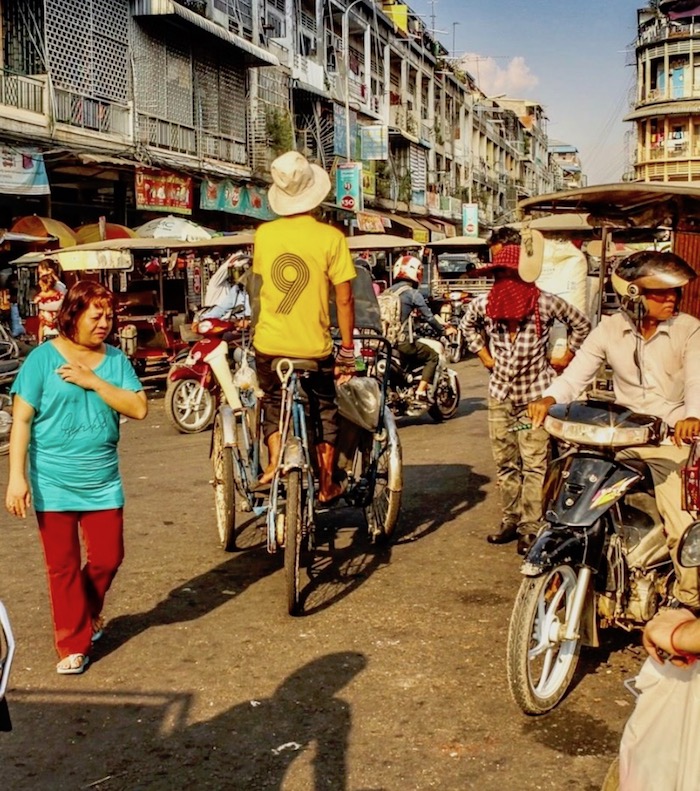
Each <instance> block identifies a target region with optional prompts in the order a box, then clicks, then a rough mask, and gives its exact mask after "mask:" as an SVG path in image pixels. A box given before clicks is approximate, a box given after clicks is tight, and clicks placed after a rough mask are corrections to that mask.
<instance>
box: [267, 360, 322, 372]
mask: <svg viewBox="0 0 700 791" xmlns="http://www.w3.org/2000/svg"><path fill="white" fill-rule="evenodd" d="M282 360H284V361H285V362H286V363H287V364H288V365H291V366H292V368H293V369H294V370H295V371H318V360H304V359H301V358H296V357H275V359H274V360H273V361H272V370H273V371H276V370H277V366H278V365H279V364H280V362H282Z"/></svg>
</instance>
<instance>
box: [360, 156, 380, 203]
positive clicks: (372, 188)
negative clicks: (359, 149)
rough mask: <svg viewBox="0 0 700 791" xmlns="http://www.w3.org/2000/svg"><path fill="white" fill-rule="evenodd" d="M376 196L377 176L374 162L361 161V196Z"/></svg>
mask: <svg viewBox="0 0 700 791" xmlns="http://www.w3.org/2000/svg"><path fill="white" fill-rule="evenodd" d="M376 196H377V176H376V173H375V163H374V162H363V163H362V197H363V198H376Z"/></svg>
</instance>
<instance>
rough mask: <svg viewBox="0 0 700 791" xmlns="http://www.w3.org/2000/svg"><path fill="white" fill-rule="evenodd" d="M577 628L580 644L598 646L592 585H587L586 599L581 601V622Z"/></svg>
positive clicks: (596, 618)
mask: <svg viewBox="0 0 700 791" xmlns="http://www.w3.org/2000/svg"><path fill="white" fill-rule="evenodd" d="M578 628H579V634H580V635H581V645H586V646H588V647H589V648H598V647H599V646H600V637H599V636H598V617H597V613H596V598H595V591H594V590H593V586H592V585H590V586H589V588H588V593H587V594H586V601H585V602H584V603H583V612H582V613H581V622H580V624H579V627H578Z"/></svg>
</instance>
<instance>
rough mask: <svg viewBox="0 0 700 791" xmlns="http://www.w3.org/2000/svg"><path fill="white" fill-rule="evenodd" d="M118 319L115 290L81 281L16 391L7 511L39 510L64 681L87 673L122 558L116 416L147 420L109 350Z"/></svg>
mask: <svg viewBox="0 0 700 791" xmlns="http://www.w3.org/2000/svg"><path fill="white" fill-rule="evenodd" d="M113 315H114V295H113V294H112V292H111V291H109V290H108V289H107V288H105V287H104V286H102V285H100V284H99V283H96V282H94V281H87V280H84V281H79V282H78V283H76V284H75V285H74V286H73V287H72V288H70V289H69V290H68V292H67V293H66V295H65V297H64V299H63V304H62V305H61V309H60V311H59V313H58V319H57V323H58V336H57V337H56V338H55V339H53V340H50V341H48V342H47V343H43V344H41V345H40V346H37V347H36V348H35V349H34V350H33V351H32V352H31V353H30V354H29V356H28V357H27V359H26V360H25V362H24V364H23V365H22V367H21V369H20V372H19V374H18V375H17V378H16V379H15V381H14V384H13V385H12V391H11V392H12V393H13V394H14V400H13V425H12V433H11V436H10V475H9V483H8V487H7V494H6V498H5V505H6V507H7V510H8V511H9V512H10V513H11V514H13V515H14V516H19V517H22V518H25V517H26V515H27V510H28V508H29V506H30V504H31V503H32V502H33V504H34V509H35V511H36V517H37V522H38V524H39V535H40V538H41V542H42V546H43V549H44V556H45V560H46V569H47V573H48V582H49V593H50V598H51V607H52V612H53V622H54V636H55V643H56V649H57V651H58V656H59V662H58V665H57V666H56V670H57V672H58V673H60V674H76V673H82V672H83V671H84V670H85V667H86V666H87V664H88V661H89V654H90V646H91V643H92V642H94V641H95V640H97V639H99V637H100V636H101V634H102V625H103V621H102V607H103V603H104V597H105V594H106V593H107V590H108V589H109V587H110V585H111V583H112V580H113V579H114V576H115V574H116V573H117V569H118V568H119V565H120V564H121V562H122V559H123V556H124V544H123V506H124V492H123V488H122V482H121V477H120V474H119V463H118V458H117V444H118V442H119V416H120V414H121V415H125V416H126V417H130V418H134V419H136V420H141V419H143V418H144V417H145V416H146V413H147V411H148V405H147V401H146V394H145V393H144V392H143V386H142V385H141V382H140V381H139V380H138V378H137V376H136V374H135V373H134V369H133V368H132V366H131V363H130V362H129V361H128V359H127V358H126V357H125V356H124V354H123V353H122V352H121V351H120V350H119V349H116V348H114V347H113V346H110V345H106V344H105V339H106V338H107V336H108V335H109V334H110V332H111V330H112V321H113ZM27 462H28V466H29V482H28V481H27V474H26V468H27ZM80 535H82V538H83V541H84V544H85V554H86V561H85V565H84V566H83V567H82V568H81V549H80Z"/></svg>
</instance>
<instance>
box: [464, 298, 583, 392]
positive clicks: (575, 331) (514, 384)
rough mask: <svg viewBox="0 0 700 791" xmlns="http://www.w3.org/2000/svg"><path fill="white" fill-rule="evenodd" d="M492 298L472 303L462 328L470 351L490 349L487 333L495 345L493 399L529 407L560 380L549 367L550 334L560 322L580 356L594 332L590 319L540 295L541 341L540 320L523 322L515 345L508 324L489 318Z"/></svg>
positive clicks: (491, 384) (491, 382)
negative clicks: (585, 342)
mask: <svg viewBox="0 0 700 791" xmlns="http://www.w3.org/2000/svg"><path fill="white" fill-rule="evenodd" d="M487 300H488V294H482V295H481V296H479V297H477V298H476V299H474V300H472V301H471V302H470V303H469V305H467V309H466V311H465V313H464V316H462V320H461V321H460V323H459V328H460V330H461V331H462V332H463V333H464V336H465V338H466V341H467V343H468V344H469V350H470V351H472V352H474V353H475V354H476V353H478V352H479V351H481V349H483V348H484V347H485V346H486V341H485V340H484V333H485V335H486V337H487V338H488V339H489V341H490V347H491V355H492V357H493V359H494V366H493V369H492V371H491V376H490V378H489V395H490V396H492V397H493V398H495V399H496V400H497V401H505V400H506V399H510V400H511V401H512V402H513V404H514V405H515V406H524V405H525V404H528V403H529V402H530V401H534V400H535V399H536V398H540V397H541V396H542V394H543V393H544V391H545V389H546V388H547V386H548V385H549V384H550V383H551V382H552V380H553V379H554V378H555V377H556V375H557V374H556V372H555V370H554V369H553V368H552V366H551V365H550V364H549V357H548V351H549V350H548V346H549V331H550V329H551V328H552V325H553V324H554V321H555V320H558V321H561V322H562V323H563V324H566V326H567V327H568V328H569V330H570V332H569V344H568V345H569V350H570V351H572V352H575V351H577V350H578V349H579V348H580V346H581V344H582V343H583V341H584V339H585V337H586V335H588V333H589V331H590V329H591V323H590V321H589V320H588V319H587V318H586V316H585V315H584V314H583V313H582V312H581V311H580V310H578V308H575V307H574V306H573V305H570V304H569V303H568V302H567V301H566V300H564V299H562V298H561V297H558V296H556V295H554V294H548V293H546V292H544V291H542V292H540V297H539V302H538V305H539V311H540V322H541V327H542V332H541V334H540V335H539V336H538V334H537V328H536V324H535V317H534V315H533V316H528V317H527V318H525V319H523V321H521V322H520V325H519V327H518V331H517V333H516V334H515V337H514V338H513V339H512V340H511V337H510V333H509V332H508V328H507V326H506V324H505V323H504V322H502V321H494V320H493V319H491V318H489V317H488V316H487V315H486V302H487Z"/></svg>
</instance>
